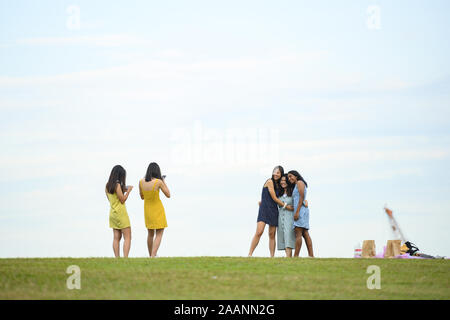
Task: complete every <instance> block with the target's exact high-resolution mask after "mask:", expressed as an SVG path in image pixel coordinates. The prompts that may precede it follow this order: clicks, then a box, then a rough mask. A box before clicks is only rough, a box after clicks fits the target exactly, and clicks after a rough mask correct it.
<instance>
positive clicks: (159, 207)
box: [139, 179, 167, 229]
mask: <svg viewBox="0 0 450 320" xmlns="http://www.w3.org/2000/svg"><path fill="white" fill-rule="evenodd" d="M156 180H158V179H154V181H155V182H153V187H152V190H144V189H143V188H142V180H141V181H139V183H140V184H141V190H142V194H143V195H144V217H145V227H146V228H147V229H163V228H167V220H166V212H165V210H164V206H163V204H162V202H161V199H160V198H159V189H158V190H154V189H155V184H156Z"/></svg>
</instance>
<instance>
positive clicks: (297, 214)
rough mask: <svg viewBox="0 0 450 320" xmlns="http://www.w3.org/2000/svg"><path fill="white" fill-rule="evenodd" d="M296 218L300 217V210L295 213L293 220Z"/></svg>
mask: <svg viewBox="0 0 450 320" xmlns="http://www.w3.org/2000/svg"><path fill="white" fill-rule="evenodd" d="M298 218H300V212H297V213H296V214H295V215H294V220H295V221H297V220H298Z"/></svg>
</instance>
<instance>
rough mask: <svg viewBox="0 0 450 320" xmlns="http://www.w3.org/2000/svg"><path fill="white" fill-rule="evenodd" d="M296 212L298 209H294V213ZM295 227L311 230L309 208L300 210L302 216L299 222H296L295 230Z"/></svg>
mask: <svg viewBox="0 0 450 320" xmlns="http://www.w3.org/2000/svg"><path fill="white" fill-rule="evenodd" d="M296 211H297V208H294V212H296ZM295 227H299V228H303V229H307V230H309V208H306V207H304V206H302V207H301V208H300V216H299V218H298V220H294V225H293V228H295Z"/></svg>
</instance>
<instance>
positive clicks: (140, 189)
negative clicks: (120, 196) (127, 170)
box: [139, 181, 144, 200]
mask: <svg viewBox="0 0 450 320" xmlns="http://www.w3.org/2000/svg"><path fill="white" fill-rule="evenodd" d="M139 194H140V195H141V199H142V200H144V194H143V193H142V187H141V181H139Z"/></svg>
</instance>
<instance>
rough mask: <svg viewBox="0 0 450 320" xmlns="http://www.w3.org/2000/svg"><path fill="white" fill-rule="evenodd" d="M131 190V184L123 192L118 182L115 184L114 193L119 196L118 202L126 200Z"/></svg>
mask: <svg viewBox="0 0 450 320" xmlns="http://www.w3.org/2000/svg"><path fill="white" fill-rule="evenodd" d="M131 190H133V186H129V187H128V189H127V191H125V194H124V193H123V192H122V188H121V187H120V183H118V184H117V186H116V194H117V198H119V201H120V203H122V204H124V203H125V201H127V199H128V196H129V195H130V192H131Z"/></svg>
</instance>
